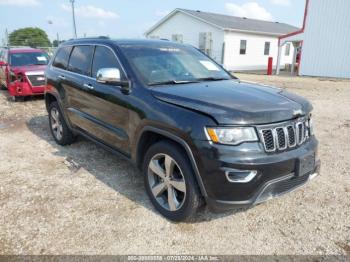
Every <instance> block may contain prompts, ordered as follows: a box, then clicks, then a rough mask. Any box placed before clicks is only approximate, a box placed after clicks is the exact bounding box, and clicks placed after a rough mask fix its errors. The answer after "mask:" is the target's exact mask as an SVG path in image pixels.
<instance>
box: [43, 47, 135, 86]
mask: <svg viewBox="0 0 350 262" xmlns="http://www.w3.org/2000/svg"><path fill="white" fill-rule="evenodd" d="M87 45H88V46H89V45H90V46H93V47H94V54H93V57H92V61H91V65H90V67H92V65H93V61H94V56H95V48H96V46H102V47H107V48H108V49H110V50H111V51H112V53H113V54H114V56H115V58H116V59H117V61H118V64H119V65H120V68H121V69H122V71H123V73H124V75H125V77H126V78H127V79H129V77H128V75H127V73H126V70H125V68H124V66H123V64H122V63H121V62H120V60H119V58H118V56H117V54H116V53H115V51H114V50H113V49H112V48H111V47H110V46H108V45H104V44H99V43H98V44H97V43H91V42H88V43H79V44H67V45H64V46H62V47H61V48H63V47H66V46H70V47H72V50H71V53H72V51H73V48H74V47H75V46H87ZM58 50H59V49H57V51H56V54H55V57H54V58H53V59H52V62H53V61H54V60H55V58H56V55H57V52H58ZM71 53H70V54H69V59H68V64H67V69H62V68H59V67H56V66H54V65H53V64H52V63H51V64H50V69H52V68H54V69H55V70H56V69H58V70H61V71H63V72H69V73H73V74H76V75H79V76H85V77H88V78H89V79H94V80H96V78H93V77H91V76H87V75H82V74H79V73H75V72H72V71H69V70H68V66H69V60H70V55H71Z"/></svg>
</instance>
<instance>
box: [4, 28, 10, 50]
mask: <svg viewBox="0 0 350 262" xmlns="http://www.w3.org/2000/svg"><path fill="white" fill-rule="evenodd" d="M5 41H6V46H7V47H10V40H9V32H8V31H7V28H6V29H5Z"/></svg>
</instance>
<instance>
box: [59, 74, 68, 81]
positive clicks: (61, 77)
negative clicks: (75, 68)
mask: <svg viewBox="0 0 350 262" xmlns="http://www.w3.org/2000/svg"><path fill="white" fill-rule="evenodd" d="M58 78H59V79H62V80H65V79H66V77H65V76H64V75H59V76H58Z"/></svg>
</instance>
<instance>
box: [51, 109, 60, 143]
mask: <svg viewBox="0 0 350 262" xmlns="http://www.w3.org/2000/svg"><path fill="white" fill-rule="evenodd" d="M51 129H52V132H53V134H54V136H55V138H56V139H57V140H61V139H62V135H63V126H62V122H61V116H60V112H59V111H58V109H57V108H55V107H54V108H52V109H51Z"/></svg>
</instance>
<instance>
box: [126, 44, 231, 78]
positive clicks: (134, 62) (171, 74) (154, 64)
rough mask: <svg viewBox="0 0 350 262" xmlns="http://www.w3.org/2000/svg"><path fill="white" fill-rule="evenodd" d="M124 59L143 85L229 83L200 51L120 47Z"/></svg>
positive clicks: (166, 45) (222, 73) (215, 65)
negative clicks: (223, 81) (125, 58)
mask: <svg viewBox="0 0 350 262" xmlns="http://www.w3.org/2000/svg"><path fill="white" fill-rule="evenodd" d="M120 47H121V49H122V51H123V53H124V55H125V56H126V57H127V59H128V61H129V62H130V64H131V66H132V67H133V68H134V69H135V71H136V72H137V74H138V75H139V76H140V78H141V80H142V81H144V83H146V84H147V85H157V84H183V83H189V82H200V81H217V80H224V79H225V80H226V79H232V76H231V75H229V74H228V73H227V72H226V71H224V70H223V69H222V68H221V67H220V66H218V65H217V64H216V63H215V62H213V61H212V60H211V59H209V58H208V57H207V56H205V55H204V54H202V53H201V52H200V51H198V50H197V49H195V48H193V47H189V46H180V45H169V44H164V45H159V46H154V45H152V46H145V45H143V46H141V45H121V46H120Z"/></svg>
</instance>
